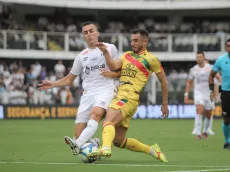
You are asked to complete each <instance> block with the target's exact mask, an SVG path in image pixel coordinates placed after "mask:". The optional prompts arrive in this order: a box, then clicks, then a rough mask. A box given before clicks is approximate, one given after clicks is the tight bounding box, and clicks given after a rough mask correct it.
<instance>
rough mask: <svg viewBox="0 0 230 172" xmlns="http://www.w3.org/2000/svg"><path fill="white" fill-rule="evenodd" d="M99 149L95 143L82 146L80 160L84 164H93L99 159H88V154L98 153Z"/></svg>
mask: <svg viewBox="0 0 230 172" xmlns="http://www.w3.org/2000/svg"><path fill="white" fill-rule="evenodd" d="M97 149H98V148H97V146H96V145H95V144H93V143H85V144H84V145H82V147H81V149H80V152H79V154H78V157H79V158H80V160H82V161H83V162H84V163H93V162H95V161H96V160H97V159H96V158H95V159H91V158H90V159H89V158H88V154H89V153H91V152H94V151H96V150H97Z"/></svg>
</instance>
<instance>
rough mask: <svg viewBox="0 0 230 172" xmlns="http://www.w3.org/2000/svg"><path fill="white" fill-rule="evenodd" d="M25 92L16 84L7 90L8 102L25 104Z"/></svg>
mask: <svg viewBox="0 0 230 172" xmlns="http://www.w3.org/2000/svg"><path fill="white" fill-rule="evenodd" d="M26 99H27V93H26V92H25V91H24V90H23V89H22V88H21V87H18V86H15V87H14V89H13V90H11V91H10V92H9V102H10V104H26Z"/></svg>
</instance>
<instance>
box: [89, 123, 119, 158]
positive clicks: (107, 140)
mask: <svg viewBox="0 0 230 172" xmlns="http://www.w3.org/2000/svg"><path fill="white" fill-rule="evenodd" d="M114 137H115V128H114V124H113V123H111V122H107V123H105V124H104V125H103V131H102V141H103V145H102V147H101V148H100V149H99V150H98V151H94V152H92V153H90V154H88V157H90V158H96V157H99V156H102V157H111V156H112V151H111V147H112V142H113V140H114Z"/></svg>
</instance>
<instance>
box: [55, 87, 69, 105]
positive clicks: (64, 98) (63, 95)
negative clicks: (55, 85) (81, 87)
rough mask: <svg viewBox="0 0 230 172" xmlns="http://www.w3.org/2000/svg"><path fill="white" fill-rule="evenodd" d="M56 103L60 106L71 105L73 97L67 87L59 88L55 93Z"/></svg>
mask: <svg viewBox="0 0 230 172" xmlns="http://www.w3.org/2000/svg"><path fill="white" fill-rule="evenodd" d="M56 99H57V102H58V103H61V104H72V103H73V95H72V93H71V91H70V89H69V87H61V88H60V89H59V91H58V93H57V98H56Z"/></svg>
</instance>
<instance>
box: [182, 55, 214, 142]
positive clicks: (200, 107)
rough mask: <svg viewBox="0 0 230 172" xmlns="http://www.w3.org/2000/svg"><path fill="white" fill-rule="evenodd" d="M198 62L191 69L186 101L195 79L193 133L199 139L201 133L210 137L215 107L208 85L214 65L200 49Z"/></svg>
mask: <svg viewBox="0 0 230 172" xmlns="http://www.w3.org/2000/svg"><path fill="white" fill-rule="evenodd" d="M196 62H197V64H196V65H195V66H194V67H192V68H191V69H190V72H189V77H188V81H187V84H186V91H185V94H184V102H185V103H189V98H188V95H189V91H190V88H191V86H192V83H193V81H194V103H195V105H196V112H197V114H196V116H195V128H194V131H193V134H195V135H196V138H197V139H198V140H200V139H201V134H202V135H203V137H204V138H207V137H208V134H210V133H209V131H208V129H209V125H210V118H211V111H212V110H213V109H214V107H215V105H214V102H211V100H210V90H209V85H208V77H209V74H210V72H211V69H212V66H211V65H210V64H209V63H206V62H205V55H204V52H202V51H199V52H197V54H196ZM203 115H205V117H206V118H205V122H204V126H203V127H204V128H203V133H201V128H202V118H203Z"/></svg>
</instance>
